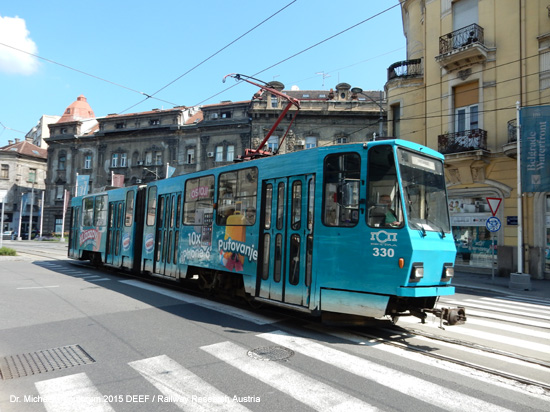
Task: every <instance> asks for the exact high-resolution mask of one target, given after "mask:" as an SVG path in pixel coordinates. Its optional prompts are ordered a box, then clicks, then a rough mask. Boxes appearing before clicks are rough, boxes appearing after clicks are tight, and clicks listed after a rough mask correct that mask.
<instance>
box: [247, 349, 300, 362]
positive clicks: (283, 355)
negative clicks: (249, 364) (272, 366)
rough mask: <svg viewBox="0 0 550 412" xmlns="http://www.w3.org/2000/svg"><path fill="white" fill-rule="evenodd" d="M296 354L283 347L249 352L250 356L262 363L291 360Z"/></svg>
mask: <svg viewBox="0 0 550 412" xmlns="http://www.w3.org/2000/svg"><path fill="white" fill-rule="evenodd" d="M293 355H294V352H293V351H291V350H290V349H287V348H283V347H282V346H264V347H261V348H257V349H254V350H249V351H248V356H250V357H251V358H252V359H256V360H261V361H280V360H285V359H288V358H290V357H291V356H293Z"/></svg>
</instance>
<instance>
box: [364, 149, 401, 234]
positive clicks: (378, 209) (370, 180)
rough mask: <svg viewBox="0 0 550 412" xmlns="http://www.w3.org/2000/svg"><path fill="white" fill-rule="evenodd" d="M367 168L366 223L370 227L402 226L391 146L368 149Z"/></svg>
mask: <svg viewBox="0 0 550 412" xmlns="http://www.w3.org/2000/svg"><path fill="white" fill-rule="evenodd" d="M368 162H369V163H368V170H367V187H368V197H367V205H368V207H367V216H366V217H367V223H368V225H369V226H371V227H395V228H397V227H402V226H403V210H402V208H401V202H400V196H399V184H398V181H397V170H396V167H395V160H394V154H393V148H392V146H390V145H382V146H375V147H373V148H371V149H370V150H369V155H368Z"/></svg>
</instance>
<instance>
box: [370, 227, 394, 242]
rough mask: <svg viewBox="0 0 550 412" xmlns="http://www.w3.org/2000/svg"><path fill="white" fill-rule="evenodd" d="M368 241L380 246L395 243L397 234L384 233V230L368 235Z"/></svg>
mask: <svg viewBox="0 0 550 412" xmlns="http://www.w3.org/2000/svg"><path fill="white" fill-rule="evenodd" d="M370 240H371V241H376V242H377V243H382V244H383V243H386V242H397V233H390V232H386V231H385V230H380V231H378V232H372V233H371V234H370Z"/></svg>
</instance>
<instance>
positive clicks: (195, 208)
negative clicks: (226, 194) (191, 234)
mask: <svg viewBox="0 0 550 412" xmlns="http://www.w3.org/2000/svg"><path fill="white" fill-rule="evenodd" d="M213 210H214V176H212V175H209V176H202V177H197V178H195V179H189V180H187V182H185V197H184V205H183V224H184V225H195V226H211V224H212V219H211V217H212V212H213Z"/></svg>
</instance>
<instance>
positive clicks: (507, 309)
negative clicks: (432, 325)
mask: <svg viewBox="0 0 550 412" xmlns="http://www.w3.org/2000/svg"><path fill="white" fill-rule="evenodd" d="M445 302H446V303H449V304H451V305H460V306H466V310H467V312H466V313H468V312H469V308H476V309H483V310H486V311H491V312H499V313H507V314H512V315H522V316H529V317H530V318H536V319H544V320H546V321H548V320H550V318H549V316H548V315H545V314H542V313H526V311H525V310H513V309H510V305H506V306H505V307H499V306H502V305H499V306H495V305H487V304H483V303H478V304H476V303H470V302H468V303H464V302H460V301H458V300H447V301H445ZM539 312H540V311H539Z"/></svg>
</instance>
